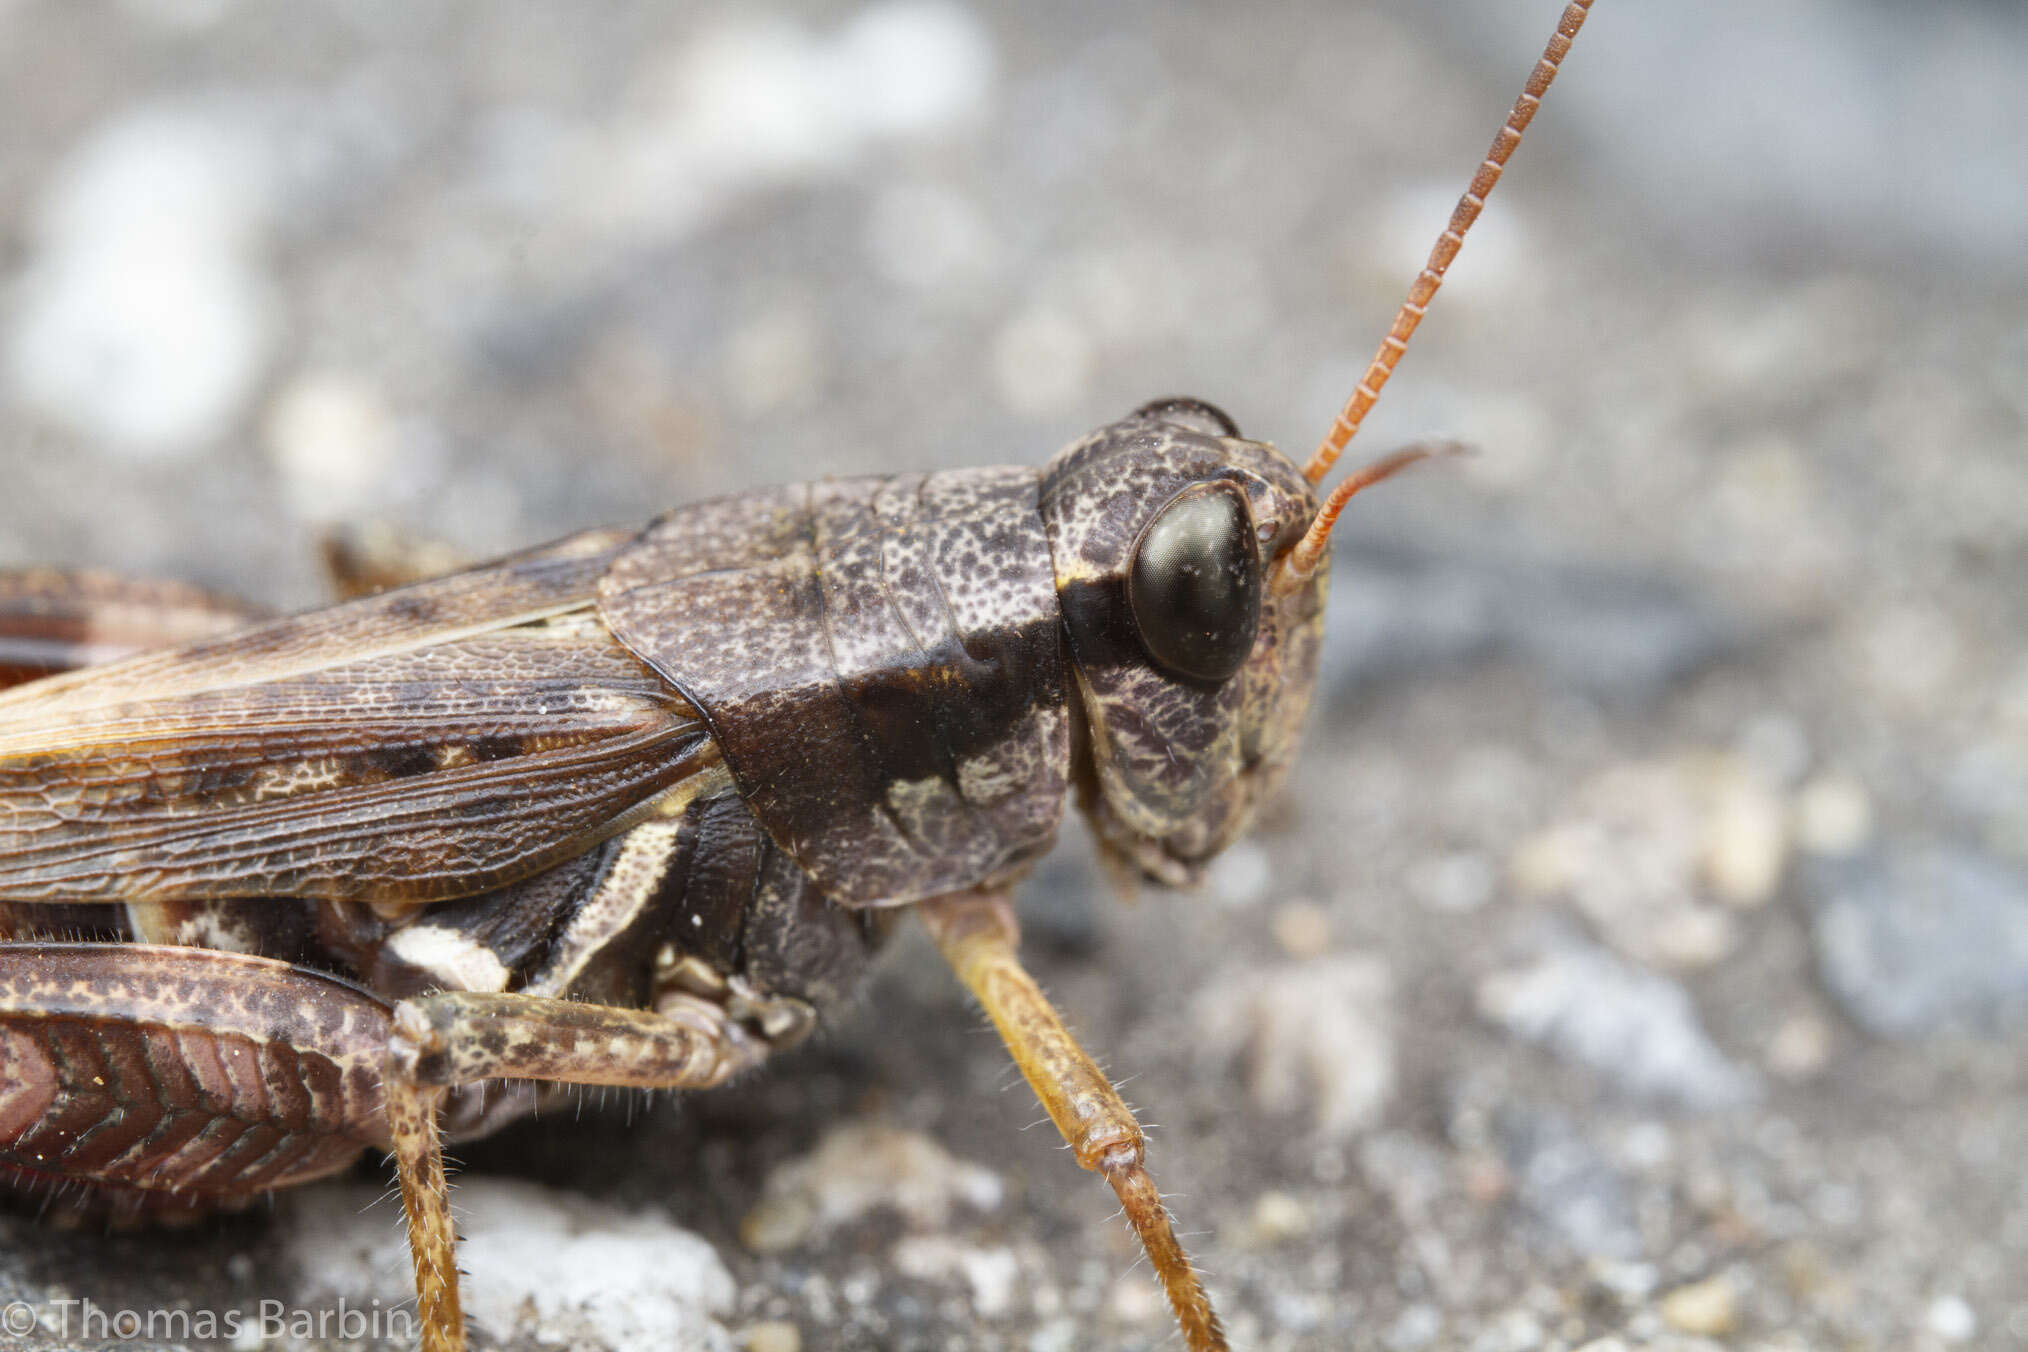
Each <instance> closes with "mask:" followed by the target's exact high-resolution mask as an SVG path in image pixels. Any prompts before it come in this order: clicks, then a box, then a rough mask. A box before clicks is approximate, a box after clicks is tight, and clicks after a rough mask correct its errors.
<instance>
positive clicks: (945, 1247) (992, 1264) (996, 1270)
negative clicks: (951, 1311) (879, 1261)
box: [892, 1235, 1021, 1319]
mask: <svg viewBox="0 0 2028 1352" xmlns="http://www.w3.org/2000/svg"><path fill="white" fill-rule="evenodd" d="M892 1258H893V1262H894V1266H895V1270H896V1271H898V1272H900V1273H902V1274H903V1275H905V1276H909V1277H914V1278H915V1279H917V1280H918V1281H925V1282H935V1281H948V1280H950V1279H952V1278H959V1279H962V1280H963V1281H964V1283H965V1284H966V1286H968V1287H969V1288H971V1294H972V1313H974V1314H976V1315H978V1316H979V1317H980V1318H981V1319H998V1318H1001V1317H1002V1316H1004V1315H1005V1314H1006V1313H1007V1312H1008V1311H1009V1310H1010V1309H1012V1308H1013V1305H1014V1292H1015V1290H1016V1288H1017V1287H1018V1286H1019V1285H1020V1284H1021V1264H1020V1260H1018V1259H1017V1258H1015V1256H1014V1251H1013V1250H1012V1249H1006V1248H995V1249H981V1248H977V1247H974V1246H973V1245H970V1244H954V1243H952V1242H951V1241H950V1239H949V1238H948V1237H947V1236H943V1235H909V1236H907V1237H905V1238H903V1239H902V1240H901V1241H900V1242H899V1243H897V1244H896V1245H895V1246H894V1249H893V1253H892Z"/></svg>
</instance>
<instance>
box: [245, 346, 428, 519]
mask: <svg viewBox="0 0 2028 1352" xmlns="http://www.w3.org/2000/svg"><path fill="white" fill-rule="evenodd" d="M263 432H264V438H265V440H266V442H267V449H268V455H269V457H270V458H271V459H272V460H273V461H274V464H275V468H276V470H278V471H279V472H280V474H281V476H282V485H283V487H284V489H285V490H286V491H287V493H288V495H289V501H290V503H291V504H292V505H293V506H294V507H295V509H296V510H297V511H298V512H300V513H302V514H303V515H304V516H306V517H309V518H311V519H313V520H321V521H340V520H345V519H347V518H351V517H356V516H359V515H361V514H363V513H365V512H367V511H368V510H369V509H371V508H372V507H373V506H374V504H375V503H376V502H377V501H381V500H384V498H385V496H386V494H385V482H386V479H387V476H388V475H389V474H390V473H391V472H392V471H393V469H394V465H395V457H396V452H397V449H398V439H397V437H396V435H395V428H394V420H393V417H392V416H391V415H390V414H389V412H388V409H387V405H386V403H385V402H384V401H383V400H382V399H381V397H380V392H379V391H378V390H377V389H375V388H374V387H373V386H372V385H371V384H370V383H368V382H367V381H365V380H363V379H361V378H360V377H357V376H354V375H351V374H349V373H346V372H342V371H313V372H310V373H308V374H305V375H302V376H298V377H297V378H296V379H295V380H293V381H291V382H290V383H289V384H288V385H286V386H284V387H283V389H282V390H281V392H280V393H278V394H277V395H276V396H275V399H274V402H273V403H272V404H270V405H269V406H268V412H267V417H266V419H265V420H264V425H263Z"/></svg>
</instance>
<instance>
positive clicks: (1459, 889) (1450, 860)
mask: <svg viewBox="0 0 2028 1352" xmlns="http://www.w3.org/2000/svg"><path fill="white" fill-rule="evenodd" d="M1499 882H1500V879H1499V872H1498V870H1496V869H1495V868H1494V867H1493V864H1492V862H1491V861H1490V860H1488V859H1487V858H1486V856H1485V855H1483V854H1480V853H1478V852H1477V851H1473V850H1453V851H1451V852H1449V853H1447V854H1440V855H1436V856H1434V857H1432V858H1429V859H1425V860H1423V861H1422V862H1420V863H1418V864H1417V865H1416V866H1415V867H1414V868H1412V869H1411V870H1409V874H1408V886H1409V890H1410V891H1412V892H1414V893H1415V894H1416V897H1417V899H1418V900H1420V901H1421V902H1422V903H1423V904H1424V905H1425V906H1428V907H1429V908H1430V909H1431V910H1433V911H1442V912H1444V913H1446V914H1449V915H1466V914H1469V913H1470V912H1472V911H1476V910H1479V909H1480V908H1482V907H1484V906H1485V904H1486V903H1487V902H1489V901H1491V900H1492V899H1493V894H1494V892H1495V891H1497V890H1498V888H1499Z"/></svg>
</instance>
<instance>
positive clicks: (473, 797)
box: [0, 532, 717, 902]
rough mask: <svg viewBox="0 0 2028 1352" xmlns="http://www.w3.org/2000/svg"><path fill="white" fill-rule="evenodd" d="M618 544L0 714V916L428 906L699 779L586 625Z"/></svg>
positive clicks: (676, 728)
mask: <svg viewBox="0 0 2028 1352" xmlns="http://www.w3.org/2000/svg"><path fill="white" fill-rule="evenodd" d="M628 534H629V533H622V532H595V533H592V534H589V535H585V536H577V537H573V538H572V539H571V540H569V541H565V542H563V543H562V544H561V545H557V546H552V547H550V548H549V549H547V550H544V551H540V552H537V553H534V554H528V555H522V556H519V557H517V558H513V559H509V560H505V561H502V562H501V563H499V564H495V565H492V566H489V567H486V568H480V569H475V570H472V571H471V572H467V573H460V574H455V575H453V576H451V577H448V578H443V579H439V580H436V581H433V582H428V583H424V584H421V585H419V586H416V587H408V588H403V589H401V590H398V591H393V592H387V593H383V594H381V595H378V596H374V597H369V598H366V599H364V600H360V601H355V602H351V603H348V604H346V605H342V606H335V607H332V608H330V609H328V610H323V611H317V612H312V613H310V614H307V615H302V616H295V617H291V618H289V619H285V620H278V621H273V622H271V623H268V624H263V625H259V626H256V627H254V628H251V629H246V630H243V631H241V632H239V633H236V634H231V635H227V636H224V637H221V638H216V639H211V640H207V641H204V642H201V643H197V644H193V645H189V646H186V647H183V648H177V649H172V650H167V651H163V652H153V653H144V654H142V655H140V656H138V657H134V658H131V659H128V660H126V661H123V662H119V663H116V664H113V665H110V666H105V667H98V668H90V669H87V670H83V671H79V672H75V673H71V674H69V675H65V676H60V677H55V678H52V679H49V680H45V681H40V682H35V683H33V684H30V685H26V686H22V687H19V688H17V689H15V690H13V691H9V692H7V693H6V694H4V695H0V900H11V901H167V900H196V899H204V898H216V897H247V896H295V897H313V898H343V899H373V900H380V901H416V902H423V901H435V900H442V899H445V898H449V897H456V896H466V895H471V894H473V893H477V892H482V891H485V890H487V889H489V888H493V887H497V886H501V885H503V884H505V883H508V882H512V881H514V880H515V879H518V878H522V877H526V876H528V875H530V874H532V873H534V872H537V871H539V870H540V869H542V868H545V867H547V866H549V865H550V864H552V863H555V862H556V861H558V860H560V859H563V858H567V857H569V856H570V855H572V854H575V853H577V852H579V851H581V850H583V849H585V848H588V847H589V846H590V845H591V844H593V843H595V842H596V841H598V840H600V839H602V838H604V836H606V835H607V834H610V833H611V831H613V830H615V829H617V827H618V826H619V825H621V824H624V822H625V821H626V820H627V819H628V817H627V814H628V813H629V812H630V811H635V810H638V809H640V807H641V805H643V804H644V803H646V802H647V801H648V800H649V799H651V798H653V797H654V796H655V795H656V794H658V793H661V792H662V791H663V790H666V789H669V788H671V787H672V786H674V785H677V784H680V783H681V782H683V781H684V780H685V779H686V778H688V777H690V776H693V775H696V774H700V773H702V772H704V771H706V770H708V769H709V768H710V767H711V766H713V765H715V764H716V760H717V756H716V751H715V748H713V746H712V745H711V743H710V739H709V736H708V734H707V733H706V731H705V729H704V726H703V724H702V723H701V721H700V720H699V719H698V718H697V717H696V714H695V712H694V711H693V710H692V709H691V708H690V706H689V705H688V704H686V703H685V702H684V701H683V700H682V699H681V698H680V697H679V696H677V695H676V694H675V693H674V692H673V691H671V690H670V689H669V688H668V686H667V685H666V683H664V682H663V681H662V680H661V679H660V678H658V677H657V676H655V674H654V673H653V672H652V671H650V670H649V669H648V668H647V667H645V666H644V665H643V664H642V663H640V662H639V661H638V660H637V659H635V658H634V657H632V656H631V655H630V654H629V653H628V652H627V651H626V650H625V649H624V648H622V647H621V646H620V645H619V644H618V643H616V642H615V641H614V640H613V639H612V638H611V636H610V635H609V634H607V632H606V630H605V628H604V626H603V625H601V624H600V623H599V622H598V620H597V618H596V616H595V614H594V613H593V612H592V610H591V609H590V601H591V594H592V590H593V586H594V584H595V582H596V579H597V577H598V576H599V574H600V573H602V572H603V571H604V567H605V565H606V562H607V561H608V560H609V558H610V556H611V553H612V551H613V550H614V549H616V548H617V547H618V545H619V544H620V543H621V542H623V541H624V539H626V538H628Z"/></svg>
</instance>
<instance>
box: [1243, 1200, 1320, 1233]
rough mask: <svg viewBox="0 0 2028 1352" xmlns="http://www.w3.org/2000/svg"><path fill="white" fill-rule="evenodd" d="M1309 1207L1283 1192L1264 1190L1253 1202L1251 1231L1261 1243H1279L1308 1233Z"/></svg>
mask: <svg viewBox="0 0 2028 1352" xmlns="http://www.w3.org/2000/svg"><path fill="white" fill-rule="evenodd" d="M1309 1229H1310V1209H1309V1208H1308V1207H1306V1206H1304V1205H1303V1204H1302V1202H1301V1201H1300V1200H1298V1199H1297V1198H1295V1197H1292V1196H1290V1195H1289V1194H1288V1193H1285V1192H1264V1193H1262V1194H1261V1195H1260V1197H1259V1198H1258V1199H1257V1200H1256V1201H1255V1202H1254V1204H1253V1232H1254V1235H1255V1237H1256V1238H1258V1239H1259V1240H1260V1242H1261V1243H1262V1244H1280V1243H1282V1242H1284V1241H1285V1240H1291V1239H1296V1238H1298V1237H1300V1236H1302V1235H1305V1234H1307V1233H1309Z"/></svg>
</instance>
